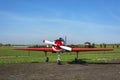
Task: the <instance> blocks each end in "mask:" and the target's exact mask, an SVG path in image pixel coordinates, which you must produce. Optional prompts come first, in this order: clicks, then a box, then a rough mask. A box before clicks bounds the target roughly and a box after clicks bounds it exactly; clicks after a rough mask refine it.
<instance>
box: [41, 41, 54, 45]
mask: <svg viewBox="0 0 120 80" xmlns="http://www.w3.org/2000/svg"><path fill="white" fill-rule="evenodd" d="M43 43H46V44H51V45H56V44H55V43H54V42H51V41H48V40H43Z"/></svg>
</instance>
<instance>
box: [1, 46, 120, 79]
mask: <svg viewBox="0 0 120 80" xmlns="http://www.w3.org/2000/svg"><path fill="white" fill-rule="evenodd" d="M48 56H49V58H50V61H49V62H48V63H45V62H44V54H43V52H30V53H29V52H28V51H15V50H12V47H0V80H120V48H115V49H114V51H110V52H109V51H106V52H104V51H102V52H81V53H79V63H77V64H74V58H75V57H76V55H75V53H62V54H61V57H62V65H57V64H56V59H57V54H48Z"/></svg>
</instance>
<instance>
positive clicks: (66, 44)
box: [65, 36, 67, 45]
mask: <svg viewBox="0 0 120 80" xmlns="http://www.w3.org/2000/svg"><path fill="white" fill-rule="evenodd" d="M65 45H67V36H65Z"/></svg>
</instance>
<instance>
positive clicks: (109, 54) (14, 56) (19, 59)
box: [0, 46, 120, 64]
mask: <svg viewBox="0 0 120 80" xmlns="http://www.w3.org/2000/svg"><path fill="white" fill-rule="evenodd" d="M12 49H13V47H6V46H2V47H0V64H11V63H35V62H45V56H44V52H39V51H30V52H29V51H18V50H12ZM48 57H49V62H56V61H57V54H56V53H53V54H52V53H48ZM75 57H76V53H68V52H65V53H61V60H62V62H72V61H73V60H74V59H75ZM79 59H80V60H82V61H85V62H88V63H89V62H90V63H92V62H106V61H110V60H113V59H114V60H115V59H120V48H114V51H98V52H79Z"/></svg>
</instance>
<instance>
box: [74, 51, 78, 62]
mask: <svg viewBox="0 0 120 80" xmlns="http://www.w3.org/2000/svg"><path fill="white" fill-rule="evenodd" d="M77 62H78V52H76V58H75V63H77Z"/></svg>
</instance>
